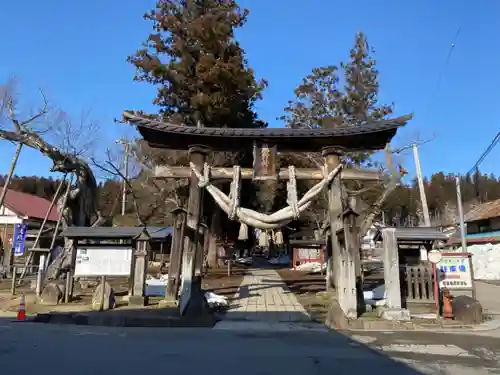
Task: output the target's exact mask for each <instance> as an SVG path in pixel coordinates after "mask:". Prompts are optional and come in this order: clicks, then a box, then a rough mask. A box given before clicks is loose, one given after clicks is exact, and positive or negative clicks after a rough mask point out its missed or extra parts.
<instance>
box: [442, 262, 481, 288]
mask: <svg viewBox="0 0 500 375" xmlns="http://www.w3.org/2000/svg"><path fill="white" fill-rule="evenodd" d="M470 256H471V255H470V254H469V253H443V255H442V258H441V260H440V261H439V262H438V263H437V269H438V272H439V287H440V288H447V289H450V290H453V289H472V288H473V285H472V271H471V266H472V265H471V261H470Z"/></svg>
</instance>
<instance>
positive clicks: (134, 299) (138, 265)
mask: <svg viewBox="0 0 500 375" xmlns="http://www.w3.org/2000/svg"><path fill="white" fill-rule="evenodd" d="M150 241H151V237H150V236H149V233H148V231H147V230H146V228H144V230H143V231H142V233H141V234H140V235H139V236H138V237H137V238H136V239H135V244H136V246H135V250H134V251H133V256H132V262H134V266H133V267H132V269H133V270H134V271H133V272H134V275H133V286H132V295H131V296H130V298H129V305H132V306H145V305H147V300H148V299H147V296H146V295H145V289H146V273H147V267H148V250H149V243H150Z"/></svg>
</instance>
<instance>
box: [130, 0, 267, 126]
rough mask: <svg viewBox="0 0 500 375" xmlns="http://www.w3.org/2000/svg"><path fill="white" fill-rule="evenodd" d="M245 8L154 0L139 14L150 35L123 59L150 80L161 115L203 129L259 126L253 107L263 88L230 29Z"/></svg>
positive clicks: (223, 0) (227, 2)
mask: <svg viewBox="0 0 500 375" xmlns="http://www.w3.org/2000/svg"><path fill="white" fill-rule="evenodd" d="M247 16H248V10H246V9H241V8H240V7H239V6H238V5H237V4H236V2H235V1H233V0H159V1H158V2H157V4H156V7H155V9H153V10H152V11H150V12H149V13H147V14H146V15H145V16H144V17H145V19H147V20H150V21H152V22H153V29H154V31H153V33H151V34H150V35H149V37H148V38H147V41H146V42H145V43H144V48H142V49H140V50H139V51H137V52H136V53H135V54H134V55H133V56H131V57H129V59H128V61H129V62H131V63H132V64H133V65H135V67H136V68H137V75H136V77H135V79H136V80H138V81H143V82H147V83H150V84H154V85H156V86H157V87H158V93H157V96H156V98H155V100H154V103H155V104H157V105H158V106H159V107H160V111H161V113H162V115H163V117H164V118H165V119H168V120H170V121H175V122H178V123H183V124H185V125H188V126H196V125H197V124H198V123H200V124H201V125H202V126H206V127H233V128H234V127H239V128H241V127H243V128H252V127H262V126H264V123H263V122H261V121H259V120H258V119H257V115H256V113H255V112H254V110H253V105H254V103H255V101H257V100H258V99H259V98H260V97H261V92H262V90H263V89H264V88H265V86H266V82H265V81H258V80H257V79H256V78H255V75H254V72H253V70H252V69H250V68H249V67H248V64H247V61H246V59H245V53H244V51H243V49H242V48H241V46H240V45H239V43H238V42H237V41H236V39H235V36H234V32H235V30H236V29H238V28H240V27H242V26H243V25H244V24H245V22H246V19H247Z"/></svg>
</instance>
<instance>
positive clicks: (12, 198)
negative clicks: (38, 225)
mask: <svg viewBox="0 0 500 375" xmlns="http://www.w3.org/2000/svg"><path fill="white" fill-rule="evenodd" d="M0 190H1V189H0ZM50 203H51V202H50V201H49V200H47V199H45V198H40V197H38V196H36V195H32V194H27V193H21V192H19V191H15V190H11V189H9V190H7V194H6V196H5V200H4V204H3V205H4V206H5V208H7V209H8V210H9V211H11V213H14V214H15V215H17V216H18V217H20V218H23V219H28V220H29V219H31V220H40V221H42V220H43V219H44V218H45V215H46V214H47V211H48V210H49V208H50ZM2 215H8V213H6V212H2V208H1V207H0V216H2ZM58 218H59V210H58V209H57V206H56V205H54V207H53V208H52V210H51V211H50V214H49V216H48V218H47V220H48V221H52V222H55V221H57V219H58Z"/></svg>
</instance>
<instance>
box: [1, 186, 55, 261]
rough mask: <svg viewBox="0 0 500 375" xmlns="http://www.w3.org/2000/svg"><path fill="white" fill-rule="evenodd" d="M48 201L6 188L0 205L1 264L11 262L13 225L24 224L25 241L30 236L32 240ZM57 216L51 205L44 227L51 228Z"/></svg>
mask: <svg viewBox="0 0 500 375" xmlns="http://www.w3.org/2000/svg"><path fill="white" fill-rule="evenodd" d="M0 191H1V188H0ZM50 203H51V202H50V201H48V200H47V199H44V198H40V197H38V196H36V195H32V194H27V193H21V192H19V191H15V190H11V189H9V190H7V194H6V195H5V199H4V203H3V205H2V206H0V255H1V254H3V255H4V256H3V262H2V264H8V263H12V262H11V260H10V258H11V257H10V252H11V249H12V247H11V246H12V236H13V234H14V226H15V225H16V224H26V225H27V229H28V232H27V233H28V234H27V242H29V240H30V237H33V239H32V240H34V237H36V234H37V232H38V229H39V228H40V227H41V224H42V222H43V220H44V218H45V215H46V214H47V212H48V211H49V208H50ZM58 218H59V211H58V209H57V207H53V208H52V210H51V211H50V213H49V215H48V217H47V223H46V228H51V227H52V228H53V227H54V226H55V223H56V222H57V220H58ZM45 233H46V232H45ZM2 250H3V251H2Z"/></svg>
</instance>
